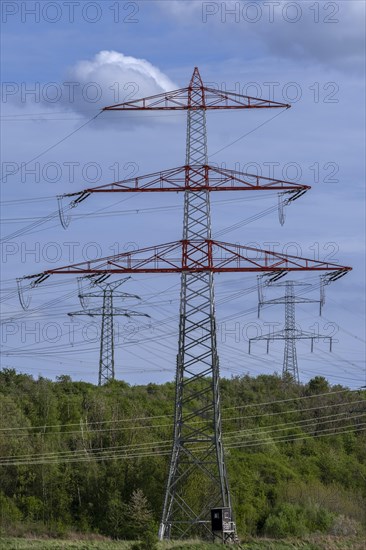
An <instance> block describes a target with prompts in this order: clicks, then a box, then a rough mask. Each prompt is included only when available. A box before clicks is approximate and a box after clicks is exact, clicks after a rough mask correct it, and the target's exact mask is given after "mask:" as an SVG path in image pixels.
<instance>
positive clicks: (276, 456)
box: [0, 369, 366, 550]
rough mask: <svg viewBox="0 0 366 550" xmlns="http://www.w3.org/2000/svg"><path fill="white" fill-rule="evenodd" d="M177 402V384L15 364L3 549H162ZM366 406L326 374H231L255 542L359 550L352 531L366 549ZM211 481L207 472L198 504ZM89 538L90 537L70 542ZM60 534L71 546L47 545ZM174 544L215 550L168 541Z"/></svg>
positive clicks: (236, 457)
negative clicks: (90, 377)
mask: <svg viewBox="0 0 366 550" xmlns="http://www.w3.org/2000/svg"><path fill="white" fill-rule="evenodd" d="M173 403H174V385H173V384H172V383H169V384H164V385H155V384H148V385H147V386H134V387H130V386H129V385H128V384H126V383H124V382H113V383H110V384H107V385H106V386H103V387H101V388H99V387H96V386H93V385H92V384H87V383H85V382H72V381H71V379H70V378H69V377H67V376H61V377H59V378H58V379H57V381H56V382H51V381H49V380H46V379H44V378H39V379H38V380H34V379H33V378H32V377H31V376H27V375H20V374H16V372H15V371H13V370H9V369H5V370H3V371H1V372H0V479H1V484H0V536H1V537H2V538H1V539H0V548H9V549H10V548H14V550H15V549H19V550H23V548H27V549H28V548H30V549H32V548H34V549H44V550H46V549H56V548H57V549H58V548H60V549H61V548H64V549H69V548H70V549H71V548H78V549H82V548H88V549H89V548H100V549H101V550H103V549H104V548H105V549H108V548H115V549H117V548H118V549H121V550H123V549H127V548H131V550H137V549H138V550H144V549H149V550H153V548H154V547H155V545H156V532H157V525H158V522H159V517H160V513H161V506H162V502H163V494H164V488H165V481H166V473H167V467H168V461H169V447H170V444H169V442H170V439H171V434H172V414H173V409H172V408H173ZM365 405H366V392H365V391H358V392H351V391H349V390H347V389H346V388H343V387H341V386H333V387H330V386H329V385H328V383H327V382H326V380H325V379H323V378H321V377H316V378H314V379H313V380H311V381H310V382H309V383H308V384H306V385H300V386H298V385H296V384H292V383H291V381H287V382H286V384H284V382H283V381H282V380H281V379H280V378H279V377H278V376H258V377H257V378H251V377H249V376H243V377H237V378H233V379H231V380H222V406H223V409H224V410H223V419H224V420H223V431H224V437H225V449H226V457H227V467H228V471H229V478H230V483H231V490H232V495H233V500H234V507H235V512H236V522H237V527H238V532H239V535H240V536H241V538H242V539H243V540H244V541H248V540H250V539H251V537H259V538H258V539H251V542H250V543H248V542H246V543H245V544H244V543H243V547H244V548H247V549H248V550H249V548H250V549H251V550H252V549H253V550H256V549H258V550H259V549H262V548H263V549H264V548H265V549H266V550H267V549H268V550H269V549H272V548H273V550H287V549H288V550H290V549H292V548H294V549H295V548H302V549H305V550H316V549H321V550H322V549H323V548H324V549H328V548H329V549H331V550H333V549H334V550H337V549H338V548H342V549H343V548H344V549H346V548H347V546H346V544H348V543H346V541H345V539H344V537H346V539H347V540H348V541H353V542H352V545H351V546H350V547H349V548H357V544H358V543H357V542H355V541H357V540H359V538H360V537H362V535H363V525H364V520H365V517H364V510H365V509H366V484H365V480H366V435H365V434H366V432H365V431H363V428H364V418H365V412H366V406H365ZM362 415H363V416H362ZM199 487H200V479H199V477H197V479H195V483H194V484H192V488H189V489H188V490H191V491H192V498H199ZM75 533H76V536H77V538H78V541H74V542H73V541H72V540H69V541H67V540H65V541H64V540H63V539H68V538H70V537H72V536H75ZM312 534H314V535H312ZM22 536H23V537H29V536H31V537H34V538H30V539H28V540H27V541H26V545H25V542H24V541H23V540H22V539H21V538H19V539H12V538H11V537H22ZM46 536H48V537H54V538H58V539H59V540H57V541H51V540H43V541H41V542H40V541H37V540H36V539H37V538H42V537H46ZM312 536H314V537H317V538H315V539H312V538H311V537H312ZM88 537H92V538H91V539H90V538H88ZM93 537H94V538H93ZM105 537H109V538H108V539H106V538H105ZM264 537H267V538H268V540H267V542H264V539H263V538H264ZM289 537H290V538H289ZM291 537H293V538H292V539H291ZM321 537H323V538H321ZM339 537H340V539H339ZM111 539H114V541H113V540H111ZM276 539H277V542H276ZM281 539H286V542H283V541H281ZM128 540H130V541H135V542H127V541H128ZM338 540H342V541H343V543H342V544H343V546H337V544H338V542H337V541H338ZM169 547H172V548H173V547H174V548H176V549H178V548H181V549H183V548H192V549H194V548H197V549H198V548H200V549H202V550H203V549H205V548H207V550H208V549H209V548H214V547H215V546H214V545H205V544H204V543H190V546H187V545H185V544H183V543H180V544H178V545H174V546H169V545H165V546H164V545H163V546H162V545H159V544H158V545H156V548H158V549H159V550H160V549H162V548H169ZM360 548H361V546H360Z"/></svg>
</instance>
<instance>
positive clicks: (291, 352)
mask: <svg viewBox="0 0 366 550" xmlns="http://www.w3.org/2000/svg"><path fill="white" fill-rule="evenodd" d="M258 284H259V287H258V288H259V302H258V317H259V313H260V309H261V307H262V306H264V305H278V304H284V305H285V325H284V328H283V330H280V331H277V332H273V333H269V334H266V335H264V336H256V337H254V338H250V339H249V353H250V349H251V343H252V342H254V341H260V340H265V341H266V342H267V353H268V352H269V343H270V342H272V341H274V340H284V341H285V349H284V356H283V367H282V377H283V378H284V379H285V380H286V378H287V377H288V376H291V378H292V379H293V380H294V381H295V382H297V383H300V377H299V367H298V363H297V352H296V342H297V341H298V340H311V351H313V349H314V340H316V339H318V338H322V339H324V340H329V350H330V351H332V337H331V336H325V335H320V334H317V335H315V334H313V333H311V332H305V331H303V330H301V329H298V328H297V327H296V322H295V307H296V304H313V303H316V304H319V305H320V307H319V315H321V312H322V306H323V305H324V293H323V291H322V290H321V298H320V300H312V299H310V298H305V297H303V296H298V295H296V294H295V287H296V286H311V285H308V284H306V283H299V282H296V281H285V282H283V283H275V284H274V283H272V284H270V285H269V286H270V287H285V296H282V297H281V298H274V299H272V300H264V299H263V294H262V289H261V286H260V282H258ZM321 288H322V283H321Z"/></svg>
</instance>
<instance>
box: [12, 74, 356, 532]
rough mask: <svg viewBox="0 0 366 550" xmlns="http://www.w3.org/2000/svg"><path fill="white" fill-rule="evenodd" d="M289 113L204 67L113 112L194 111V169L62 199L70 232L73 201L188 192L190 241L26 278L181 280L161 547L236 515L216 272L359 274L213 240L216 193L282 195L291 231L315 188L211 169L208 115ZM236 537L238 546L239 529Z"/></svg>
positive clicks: (190, 127)
mask: <svg viewBox="0 0 366 550" xmlns="http://www.w3.org/2000/svg"><path fill="white" fill-rule="evenodd" d="M289 107H290V105H287V104H283V103H278V102H275V101H271V100H266V99H262V98H253V97H249V96H243V95H241V94H235V93H232V92H223V91H221V90H217V89H214V88H210V87H208V86H204V85H203V83H202V80H201V77H200V74H199V71H198V69H197V68H195V70H194V72H193V76H192V78H191V81H190V83H189V86H188V87H186V88H180V89H178V90H174V91H171V92H163V93H161V94H157V95H155V96H150V97H147V98H142V99H136V100H131V101H127V102H125V103H122V104H117V105H111V106H109V107H105V108H104V109H103V110H104V111H109V112H112V111H131V110H132V111H136V110H144V111H150V110H156V111H164V110H181V111H187V145H186V164H185V165H184V166H180V167H178V168H173V169H168V170H165V171H162V172H156V173H153V174H148V175H144V176H140V177H134V178H130V179H128V180H124V181H117V182H113V183H111V184H106V185H101V186H97V187H94V188H86V189H84V190H83V191H79V192H76V193H69V194H66V195H63V196H62V197H60V200H59V209H60V210H59V211H60V220H61V223H62V225H63V227H65V228H66V227H67V225H68V223H69V221H70V218H69V217H65V212H64V209H63V208H62V200H63V198H64V197H73V201H72V202H71V203H70V204H69V205H68V206H67V209H65V211H67V210H68V209H69V208H70V207H71V208H72V207H74V206H76V205H77V204H79V203H81V202H82V201H84V200H85V199H86V198H87V197H88V196H89V195H91V194H93V193H116V192H117V193H121V192H122V193H126V192H127V193H131V192H134V193H136V192H138V193H140V192H146V193H151V192H177V191H178V192H179V191H180V192H184V221H183V239H182V240H181V241H175V242H170V243H165V244H162V245H157V246H150V247H147V248H143V249H140V250H136V251H132V252H127V253H122V254H117V255H115V256H110V257H107V258H100V259H98V260H93V261H89V262H81V263H78V264H73V265H68V266H63V267H58V268H54V269H51V270H47V271H44V272H43V273H38V274H36V275H30V276H27V277H25V279H33V282H32V283H31V284H30V286H36V285H38V284H40V283H41V282H43V281H44V280H46V279H47V278H48V277H49V276H50V275H51V274H78V275H88V276H90V275H111V274H127V273H133V274H137V273H160V274H161V273H180V274H181V300H180V315H179V340H178V355H177V365H176V396H175V420H174V433H173V446H172V455H171V460H170V467H169V474H168V481H167V487H166V493H165V499H164V505H163V514H162V520H161V524H160V528H159V538H160V539H163V538H170V537H171V536H173V537H174V536H180V537H184V536H185V535H186V534H188V533H189V534H191V533H192V532H193V533H196V534H197V533H198V532H199V533H201V532H205V533H206V534H207V533H210V534H211V529H210V526H209V515H210V508H213V507H226V506H227V507H230V506H231V502H230V492H229V487H228V479H227V474H226V469H225V459H224V451H223V445H222V433H221V413H220V390H219V361H218V355H217V345H216V321H215V301H214V281H213V278H214V273H244V272H248V273H258V272H260V273H262V274H270V275H271V277H274V276H276V277H277V276H278V275H279V274H282V275H284V274H287V273H288V272H291V271H296V272H297V271H322V272H324V271H325V272H327V275H326V278H327V282H328V281H331V280H336V279H337V278H339V277H341V276H343V275H345V274H346V273H347V272H348V271H349V270H350V269H351V268H350V267H346V266H339V265H337V264H332V263H330V262H323V261H322V262H321V261H316V260H311V259H308V258H301V257H298V256H289V255H286V254H280V253H275V252H271V251H268V250H260V249H255V248H251V247H245V246H240V245H237V244H230V243H225V242H219V241H213V240H212V238H211V215H210V193H211V192H218V191H236V192H237V191H247V192H248V191H259V190H260V191H265V190H267V191H272V192H273V191H277V192H278V193H279V194H280V199H281V200H280V208H279V213H280V221H281V223H283V221H284V215H283V206H284V205H287V204H289V203H291V202H292V201H294V200H296V199H297V198H299V197H301V196H302V195H303V194H304V193H305V192H306V191H307V190H308V189H310V187H309V186H306V185H302V184H297V183H294V182H286V181H283V180H276V179H274V178H265V177H262V176H258V175H253V174H245V173H241V172H238V171H235V170H227V169H222V168H216V167H213V166H210V165H208V164H207V143H206V110H209V109H212V110H216V109H267V108H275V109H278V108H280V109H287V108H289ZM253 252H254V253H255V259H253ZM19 296H20V301H21V304H22V305H23V307H27V305H29V300H27V301H26V300H25V299H24V297H23V287H22V284H21V281H19ZM197 483H199V485H197ZM226 536H227V538H228V539H231V540H234V539H235V526H233V529H232V531H231V533H229V534H227V535H226Z"/></svg>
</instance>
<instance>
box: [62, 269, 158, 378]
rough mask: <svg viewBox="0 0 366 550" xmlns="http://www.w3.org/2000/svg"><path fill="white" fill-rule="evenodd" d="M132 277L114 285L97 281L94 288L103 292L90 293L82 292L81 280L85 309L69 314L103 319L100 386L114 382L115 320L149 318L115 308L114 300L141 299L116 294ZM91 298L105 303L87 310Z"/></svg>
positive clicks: (125, 294)
mask: <svg viewBox="0 0 366 550" xmlns="http://www.w3.org/2000/svg"><path fill="white" fill-rule="evenodd" d="M129 278H130V277H127V278H125V279H120V280H118V281H114V282H112V283H106V282H104V281H102V280H100V281H95V282H94V283H92V286H98V287H99V288H100V289H101V291H99V292H98V291H94V292H93V291H89V292H83V290H82V286H81V285H82V278H80V279H79V299H80V303H81V305H82V307H83V309H82V310H81V311H74V312H71V313H68V315H69V316H70V317H73V316H74V315H89V316H90V317H94V316H101V317H102V330H101V336H100V357H99V376H98V384H99V386H101V385H103V384H105V383H106V382H108V381H110V380H114V377H115V369H114V322H113V318H114V317H115V316H116V315H119V316H123V317H134V316H144V317H148V315H146V314H145V313H139V312H137V311H130V310H127V309H121V308H117V307H114V305H113V299H114V298H123V299H126V298H135V299H138V300H139V299H140V297H139V296H136V295H135V294H127V293H126V292H116V289H117V288H118V287H120V286H121V285H122V284H123V283H125V282H126V281H127V280H128V279H129ZM89 298H103V303H102V305H101V306H99V307H94V308H87V301H88V299H89Z"/></svg>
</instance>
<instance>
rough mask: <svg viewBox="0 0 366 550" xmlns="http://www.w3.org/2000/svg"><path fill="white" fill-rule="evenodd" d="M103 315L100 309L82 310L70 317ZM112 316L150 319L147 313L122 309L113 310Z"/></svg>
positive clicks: (71, 314) (115, 308) (72, 313)
mask: <svg viewBox="0 0 366 550" xmlns="http://www.w3.org/2000/svg"><path fill="white" fill-rule="evenodd" d="M103 314H104V313H103V310H102V308H100V307H95V308H89V309H82V310H81V311H73V312H71V313H68V315H69V316H70V317H73V316H74V315H88V316H89V317H95V316H98V315H103ZM110 315H120V316H123V317H150V315H148V314H147V313H139V312H138V311H130V310H128V309H120V308H117V307H114V308H113V309H111V311H110Z"/></svg>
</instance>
